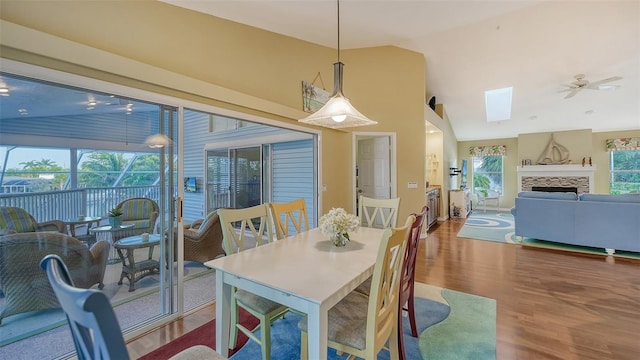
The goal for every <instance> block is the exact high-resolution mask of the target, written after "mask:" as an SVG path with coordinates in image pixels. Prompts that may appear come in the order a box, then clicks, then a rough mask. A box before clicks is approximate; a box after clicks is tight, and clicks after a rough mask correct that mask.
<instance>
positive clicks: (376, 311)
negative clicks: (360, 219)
mask: <svg viewBox="0 0 640 360" xmlns="http://www.w3.org/2000/svg"><path fill="white" fill-rule="evenodd" d="M414 221H415V217H414V216H413V215H409V217H408V218H407V221H406V222H405V224H404V226H402V227H401V228H387V229H385V230H384V233H383V235H382V241H381V242H380V247H379V249H378V256H377V259H376V264H375V267H374V270H373V282H372V283H373V286H372V288H371V295H370V296H366V295H363V294H361V293H359V292H357V291H353V292H351V293H349V294H348V295H347V296H346V297H345V298H343V299H342V300H341V301H340V302H338V303H337V304H336V305H335V306H334V307H332V308H331V309H330V310H329V313H328V331H327V333H328V345H329V347H331V348H333V349H336V350H337V351H340V352H346V353H348V354H351V355H353V356H357V357H359V358H363V359H366V360H374V359H377V356H378V353H379V352H380V350H382V349H383V348H384V347H385V345H386V344H387V343H388V344H389V352H390V353H389V354H390V358H391V359H393V360H396V359H398V350H399V348H398V331H399V329H398V304H399V293H400V292H399V290H400V288H399V285H400V276H401V268H402V262H403V259H404V253H405V247H406V244H407V239H408V237H409V233H410V226H411V224H412V223H413V222H414ZM307 321H308V318H307V317H306V316H305V317H303V318H302V319H301V320H300V322H299V323H298V328H299V329H300V331H301V332H302V337H301V349H300V355H301V359H307V358H308V352H309V349H308V339H307Z"/></svg>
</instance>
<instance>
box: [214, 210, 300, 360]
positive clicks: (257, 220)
mask: <svg viewBox="0 0 640 360" xmlns="http://www.w3.org/2000/svg"><path fill="white" fill-rule="evenodd" d="M218 215H219V216H220V223H221V224H222V237H223V242H224V250H225V252H226V253H227V254H233V253H236V252H240V251H243V250H245V248H246V242H247V241H249V240H250V241H254V240H255V246H260V245H264V244H267V243H269V242H271V241H273V239H274V238H273V231H272V229H271V224H272V221H273V220H272V219H271V216H270V215H269V206H268V205H267V204H260V205H256V206H252V207H248V208H244V209H218ZM252 246H253V245H252ZM238 307H242V308H243V309H245V310H247V311H248V312H249V313H251V314H252V315H253V316H255V317H256V318H258V319H259V320H260V326H259V327H258V328H257V329H260V330H261V331H260V338H258V337H257V336H256V335H255V334H254V333H253V331H251V330H250V329H247V328H246V327H244V326H242V325H241V324H240V323H239V321H238ZM288 310H289V308H287V307H286V306H284V305H281V304H279V303H276V302H273V301H271V300H268V299H265V298H263V297H261V296H257V295H255V294H253V293H250V292H248V291H245V290H241V289H233V291H232V292H231V334H229V348H230V349H233V348H235V347H236V341H237V337H238V331H242V332H243V333H245V335H247V336H248V337H249V338H250V339H252V340H253V341H255V342H257V343H258V344H260V348H261V350H262V359H263V360H268V359H269V358H270V357H271V323H272V322H273V321H274V320H275V319H277V318H279V317H282V316H283V315H284V314H285V313H286V312H287V311H288ZM257 329H256V330H257Z"/></svg>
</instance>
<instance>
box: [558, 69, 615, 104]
mask: <svg viewBox="0 0 640 360" xmlns="http://www.w3.org/2000/svg"><path fill="white" fill-rule="evenodd" d="M585 76H586V75H585V74H578V75H576V76H574V78H575V79H576V81H574V82H572V83H571V84H569V85H567V84H561V85H562V86H566V87H567V89H564V90H560V91H558V92H567V91H568V92H569V93H568V94H567V96H565V97H564V98H565V99H568V98H570V97H574V96H575V95H576V94H577V93H578V92H579V91H580V90H582V89H591V90H613V89H617V88H618V87H619V85H604V84H606V83H610V82H612V81H616V80H621V79H622V76H612V77H609V78H606V79H602V80H598V81H594V82H589V80H586V79H585Z"/></svg>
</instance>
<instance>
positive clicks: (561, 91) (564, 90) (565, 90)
mask: <svg viewBox="0 0 640 360" xmlns="http://www.w3.org/2000/svg"><path fill="white" fill-rule="evenodd" d="M573 90H576V89H563V90H558V92H559V93H563V92H567V91H573Z"/></svg>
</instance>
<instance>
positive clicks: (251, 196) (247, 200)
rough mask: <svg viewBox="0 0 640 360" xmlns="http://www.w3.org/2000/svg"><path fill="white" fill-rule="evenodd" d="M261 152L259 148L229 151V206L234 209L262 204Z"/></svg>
mask: <svg viewBox="0 0 640 360" xmlns="http://www.w3.org/2000/svg"><path fill="white" fill-rule="evenodd" d="M261 154H262V151H261V147H260V146H256V147H249V148H242V149H231V150H229V157H230V186H231V189H232V190H231V194H230V195H231V204H232V206H233V207H234V208H236V209H241V208H247V207H251V206H255V205H258V204H260V203H262V190H261V189H262V188H261V183H262V156H261Z"/></svg>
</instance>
